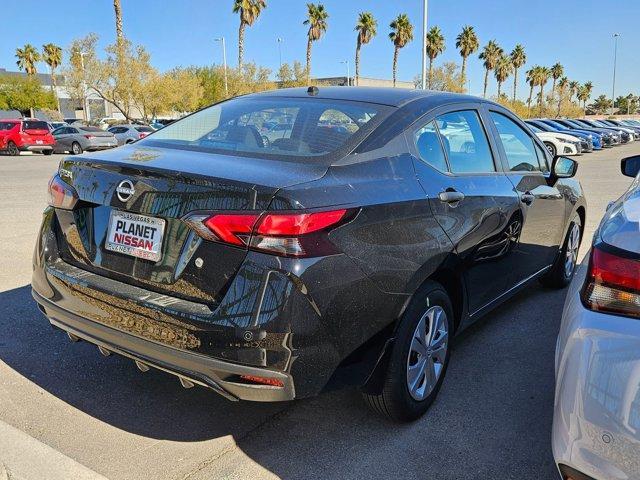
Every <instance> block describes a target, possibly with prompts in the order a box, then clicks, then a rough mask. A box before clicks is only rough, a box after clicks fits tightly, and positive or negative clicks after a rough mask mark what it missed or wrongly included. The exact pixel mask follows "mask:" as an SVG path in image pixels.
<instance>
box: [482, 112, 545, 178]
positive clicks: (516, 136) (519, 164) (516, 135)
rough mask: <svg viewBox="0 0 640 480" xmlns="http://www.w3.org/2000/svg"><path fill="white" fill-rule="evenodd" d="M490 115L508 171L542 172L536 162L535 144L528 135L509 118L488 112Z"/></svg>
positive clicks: (538, 163)
mask: <svg viewBox="0 0 640 480" xmlns="http://www.w3.org/2000/svg"><path fill="white" fill-rule="evenodd" d="M490 114H491V118H492V120H493V123H494V124H495V126H496V128H497V129H498V134H499V135H500V141H501V142H502V146H503V147H504V151H505V154H506V155H507V161H508V162H509V170H511V171H512V172H536V171H537V172H541V171H543V169H542V168H541V166H540V162H539V161H538V153H537V152H536V146H535V142H534V141H533V139H532V138H531V137H530V136H529V134H528V133H527V132H525V131H524V129H523V128H522V127H520V125H518V124H517V123H515V122H514V121H513V120H511V119H510V118H509V117H507V116H505V115H502V114H501V113H497V112H490Z"/></svg>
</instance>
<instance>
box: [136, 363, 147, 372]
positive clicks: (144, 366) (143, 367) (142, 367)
mask: <svg viewBox="0 0 640 480" xmlns="http://www.w3.org/2000/svg"><path fill="white" fill-rule="evenodd" d="M135 362H136V367H138V370H140V371H141V372H148V371H149V365H147V364H146V363H142V362H141V361H140V360H135Z"/></svg>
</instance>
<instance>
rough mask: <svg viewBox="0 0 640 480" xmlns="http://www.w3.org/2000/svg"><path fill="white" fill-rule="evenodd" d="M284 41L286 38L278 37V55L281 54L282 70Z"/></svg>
mask: <svg viewBox="0 0 640 480" xmlns="http://www.w3.org/2000/svg"><path fill="white" fill-rule="evenodd" d="M282 42H284V39H283V38H282V37H278V55H279V56H280V70H282Z"/></svg>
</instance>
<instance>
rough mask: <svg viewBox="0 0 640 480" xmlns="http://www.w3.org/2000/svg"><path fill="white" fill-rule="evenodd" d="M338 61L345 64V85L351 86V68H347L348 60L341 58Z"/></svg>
mask: <svg viewBox="0 0 640 480" xmlns="http://www.w3.org/2000/svg"><path fill="white" fill-rule="evenodd" d="M340 63H346V64H347V87H350V86H351V69H350V68H349V60H342V61H341V62H340Z"/></svg>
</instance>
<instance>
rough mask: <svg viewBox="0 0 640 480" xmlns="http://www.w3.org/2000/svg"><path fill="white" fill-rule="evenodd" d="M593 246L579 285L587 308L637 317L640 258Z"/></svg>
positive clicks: (638, 309) (639, 299)
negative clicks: (583, 282)
mask: <svg viewBox="0 0 640 480" xmlns="http://www.w3.org/2000/svg"><path fill="white" fill-rule="evenodd" d="M612 252H613V250H611V251H605V250H603V249H602V248H598V247H596V246H594V247H593V248H592V250H591V257H590V259H589V271H588V272H587V278H586V281H585V284H584V287H583V289H582V301H583V303H584V305H585V306H586V307H587V308H590V309H591V310H596V311H600V312H611V313H617V314H621V315H629V316H633V317H640V260H638V259H636V258H628V257H626V256H623V255H620V254H616V253H612Z"/></svg>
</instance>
